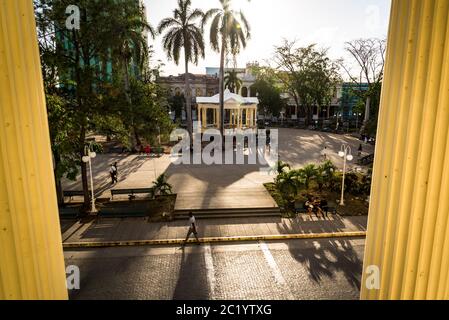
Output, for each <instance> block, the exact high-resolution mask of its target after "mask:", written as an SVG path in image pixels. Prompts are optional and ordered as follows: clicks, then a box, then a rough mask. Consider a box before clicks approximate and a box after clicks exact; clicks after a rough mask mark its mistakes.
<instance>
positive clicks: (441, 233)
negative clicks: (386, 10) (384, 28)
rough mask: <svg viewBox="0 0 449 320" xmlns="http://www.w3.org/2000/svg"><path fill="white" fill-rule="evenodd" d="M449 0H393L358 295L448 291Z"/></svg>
mask: <svg viewBox="0 0 449 320" xmlns="http://www.w3.org/2000/svg"><path fill="white" fill-rule="evenodd" d="M448 14H449V0H426V1H422V0H393V5H392V14H391V22H390V31H389V36H388V50H387V65H386V71H385V80H384V83H383V91H382V98H381V110H380V116H379V128H378V139H377V148H376V159H375V165H374V173H373V174H374V181H373V186H372V196H371V205H370V215H369V222H368V237H367V242H366V253H365V260H364V264H365V265H364V270H366V268H367V267H368V266H370V265H376V266H378V267H379V268H380V279H381V286H380V290H368V289H367V288H366V286H365V281H366V279H367V277H366V274H365V276H364V278H363V280H362V293H361V297H362V299H449V219H448V216H449V165H448V164H449V19H448Z"/></svg>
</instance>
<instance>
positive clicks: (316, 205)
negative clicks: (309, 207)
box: [313, 198, 324, 218]
mask: <svg viewBox="0 0 449 320" xmlns="http://www.w3.org/2000/svg"><path fill="white" fill-rule="evenodd" d="M313 206H314V210H313V212H314V213H315V215H316V217H317V218H318V213H319V214H321V216H322V217H324V213H323V209H322V204H321V201H320V199H318V198H314V199H313Z"/></svg>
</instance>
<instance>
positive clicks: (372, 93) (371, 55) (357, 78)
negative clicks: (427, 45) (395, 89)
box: [340, 38, 386, 131]
mask: <svg viewBox="0 0 449 320" xmlns="http://www.w3.org/2000/svg"><path fill="white" fill-rule="evenodd" d="M345 49H346V51H347V52H348V53H349V54H350V55H351V57H352V58H353V59H354V61H355V64H356V69H357V70H356V71H354V70H352V68H350V67H348V66H347V65H346V64H345V63H344V62H343V61H344V60H343V59H342V60H341V63H340V64H341V66H342V68H343V69H344V70H345V71H346V73H347V74H348V76H349V79H350V80H351V81H352V82H353V83H355V84H357V85H358V86H359V87H360V90H354V91H355V93H356V94H357V95H358V96H360V97H362V98H364V99H365V101H366V102H365V119H364V125H363V126H362V129H361V130H362V131H363V130H364V129H365V127H366V126H367V124H368V121H369V120H370V115H371V110H370V109H371V104H372V102H373V99H377V93H378V92H379V88H380V87H381V83H382V79H383V75H384V69H385V52H386V40H385V39H377V38H371V39H357V40H354V41H350V42H346V47H345ZM365 83H367V84H368V90H364V89H363V85H364V84H365Z"/></svg>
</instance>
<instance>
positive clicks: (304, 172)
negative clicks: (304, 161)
mask: <svg viewBox="0 0 449 320" xmlns="http://www.w3.org/2000/svg"><path fill="white" fill-rule="evenodd" d="M298 173H299V175H300V176H302V177H303V179H304V184H305V186H306V189H307V190H309V187H310V182H311V181H312V180H313V179H315V178H316V176H317V168H316V167H315V165H314V164H309V165H307V166H305V167H304V168H302V169H299V170H298Z"/></svg>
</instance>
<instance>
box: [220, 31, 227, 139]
mask: <svg viewBox="0 0 449 320" xmlns="http://www.w3.org/2000/svg"><path fill="white" fill-rule="evenodd" d="M221 37H222V44H221V56H220V79H219V92H220V134H221V136H222V143H223V146H224V123H225V119H224V60H225V50H226V36H225V35H224V34H222V35H221Z"/></svg>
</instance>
